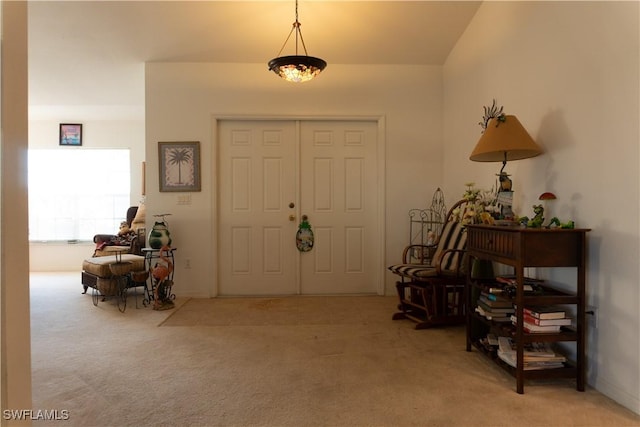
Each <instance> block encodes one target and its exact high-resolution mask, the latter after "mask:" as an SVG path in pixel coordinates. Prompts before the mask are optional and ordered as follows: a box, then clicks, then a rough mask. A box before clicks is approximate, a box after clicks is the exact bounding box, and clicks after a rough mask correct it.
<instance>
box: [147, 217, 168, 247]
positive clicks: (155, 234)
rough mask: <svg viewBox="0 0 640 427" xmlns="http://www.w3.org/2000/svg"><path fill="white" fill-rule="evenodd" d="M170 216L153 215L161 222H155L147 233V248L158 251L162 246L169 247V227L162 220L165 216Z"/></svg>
mask: <svg viewBox="0 0 640 427" xmlns="http://www.w3.org/2000/svg"><path fill="white" fill-rule="evenodd" d="M168 215H171V214H160V215H154V216H155V217H161V218H162V221H156V222H155V224H154V225H153V228H152V229H151V231H150V232H149V247H151V248H152V249H160V248H162V247H164V246H171V234H170V233H169V225H168V224H167V221H166V220H165V219H164V217H165V216H168Z"/></svg>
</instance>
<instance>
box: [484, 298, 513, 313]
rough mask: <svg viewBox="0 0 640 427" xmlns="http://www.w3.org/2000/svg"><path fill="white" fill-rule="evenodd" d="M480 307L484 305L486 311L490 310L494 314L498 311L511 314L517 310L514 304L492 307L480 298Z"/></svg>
mask: <svg viewBox="0 0 640 427" xmlns="http://www.w3.org/2000/svg"><path fill="white" fill-rule="evenodd" d="M478 307H482V309H483V310H484V311H486V312H490V313H493V314H498V313H502V314H511V313H513V312H515V309H514V308H513V305H510V306H509V307H492V306H490V305H488V304H486V303H485V302H484V301H482V300H480V299H479V300H478Z"/></svg>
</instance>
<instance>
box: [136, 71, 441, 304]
mask: <svg viewBox="0 0 640 427" xmlns="http://www.w3.org/2000/svg"><path fill="white" fill-rule="evenodd" d="M146 94H147V99H146V115H147V142H146V143H147V145H146V149H147V153H148V156H147V176H148V178H149V179H148V182H147V215H148V217H147V221H149V216H150V215H152V214H154V213H161V212H171V213H172V214H173V215H172V216H171V217H169V222H170V229H171V233H172V237H173V238H174V243H173V245H175V246H176V247H177V248H178V251H177V252H176V257H177V261H176V263H177V267H176V282H178V281H179V282H180V283H179V286H180V293H181V295H193V296H210V295H212V284H213V277H214V276H213V274H214V272H213V271H212V270H211V268H210V266H211V264H212V261H213V259H214V257H215V254H214V252H213V250H214V247H215V245H214V242H213V241H212V237H211V236H212V233H213V229H212V227H213V226H212V224H213V221H214V219H215V216H214V215H215V212H214V211H213V203H214V199H213V191H214V189H213V188H212V186H211V179H212V177H213V175H214V174H215V164H214V160H213V155H214V153H213V152H212V151H213V150H212V118H213V116H235V115H239V116H256V117H260V116H264V117H309V116H327V117H329V116H330V117H339V116H348V117H353V116H384V117H385V119H386V148H387V153H386V161H387V170H386V172H387V175H386V179H387V188H386V194H387V200H386V201H385V205H386V228H387V230H388V233H387V236H386V237H387V248H386V250H387V260H386V262H387V263H391V262H397V261H398V259H399V257H400V255H401V253H402V248H403V247H404V245H405V244H406V243H407V237H406V236H407V234H408V221H407V212H408V210H409V209H410V208H415V207H426V206H428V204H429V203H430V202H431V196H432V194H433V192H434V191H435V189H436V188H437V187H438V186H439V185H440V184H441V183H440V177H441V176H442V144H441V123H442V76H441V67H426V66H404V67H399V66H384V65H382V66H380V65H375V66H347V65H339V64H329V66H328V67H327V69H326V71H325V72H324V73H323V75H321V76H320V77H319V78H318V79H317V80H315V81H313V82H310V83H305V84H302V85H295V84H291V83H287V82H284V81H282V80H281V79H279V78H278V77H277V76H276V75H275V74H273V73H270V72H268V71H267V69H266V65H265V64H195V63H194V64H176V63H149V64H147V71H146ZM159 141H200V142H201V151H202V165H203V167H202V182H203V185H202V191H201V192H199V193H192V194H191V205H186V206H185V205H178V200H177V198H178V195H177V194H172V193H159V192H158V180H157V176H158V159H157V154H156V153H157V143H158V142H159ZM185 259H190V264H191V269H188V270H187V269H185V268H183V267H184V260H185ZM178 278H179V280H178ZM392 283H393V277H391V275H390V274H389V276H387V291H388V292H389V293H390V292H392V291H391V284H392Z"/></svg>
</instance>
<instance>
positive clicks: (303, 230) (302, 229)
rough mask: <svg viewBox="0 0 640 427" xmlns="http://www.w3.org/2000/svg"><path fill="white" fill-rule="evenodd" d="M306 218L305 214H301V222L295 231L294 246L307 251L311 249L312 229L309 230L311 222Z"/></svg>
mask: <svg viewBox="0 0 640 427" xmlns="http://www.w3.org/2000/svg"><path fill="white" fill-rule="evenodd" d="M307 219H308V217H307V216H306V215H302V222H301V223H300V225H299V227H298V232H297V233H296V247H297V248H298V250H299V251H300V252H309V251H310V250H311V249H313V241H314V237H313V230H311V224H309V222H308V221H307Z"/></svg>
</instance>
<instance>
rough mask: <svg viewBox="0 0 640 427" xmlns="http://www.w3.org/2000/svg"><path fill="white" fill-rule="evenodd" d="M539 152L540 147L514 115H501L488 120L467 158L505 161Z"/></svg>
mask: <svg viewBox="0 0 640 427" xmlns="http://www.w3.org/2000/svg"><path fill="white" fill-rule="evenodd" d="M496 120H497V121H496ZM539 154H542V148H540V146H539V145H538V144H536V142H535V141H534V140H533V138H531V136H530V135H529V133H528V132H527V131H526V129H525V128H524V127H523V126H522V125H521V124H520V121H518V119H517V118H516V116H503V118H502V119H496V118H492V119H491V120H489V123H487V128H486V129H485V131H484V133H483V134H482V136H481V137H480V139H479V140H478V143H477V144H476V147H475V148H474V149H473V152H472V153H471V156H469V159H471V160H473V161H474V162H506V161H508V160H520V159H528V158H529V157H535V156H537V155H539Z"/></svg>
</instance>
